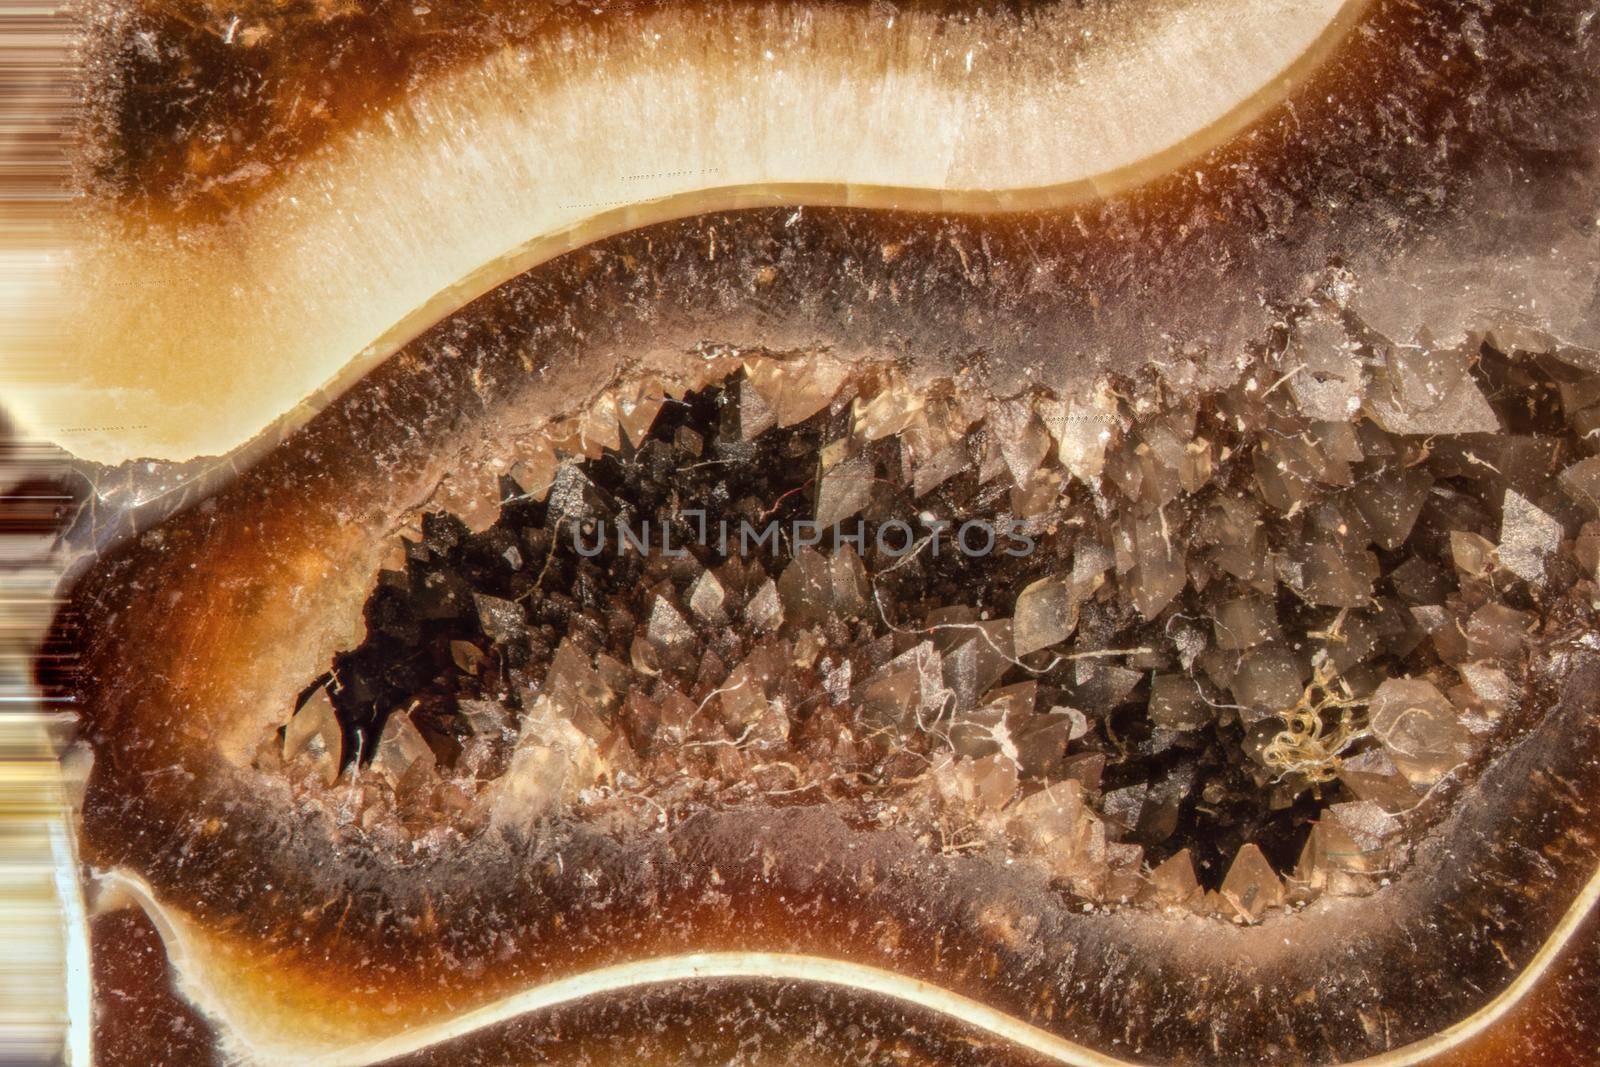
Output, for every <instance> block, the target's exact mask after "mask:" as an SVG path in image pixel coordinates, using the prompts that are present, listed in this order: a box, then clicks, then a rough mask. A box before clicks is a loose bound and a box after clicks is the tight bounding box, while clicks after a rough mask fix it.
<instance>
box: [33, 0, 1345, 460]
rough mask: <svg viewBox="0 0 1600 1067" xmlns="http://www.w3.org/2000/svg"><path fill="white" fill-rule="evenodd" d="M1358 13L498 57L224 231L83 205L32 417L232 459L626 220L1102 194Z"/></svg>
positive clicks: (585, 34) (1255, 11)
mask: <svg viewBox="0 0 1600 1067" xmlns="http://www.w3.org/2000/svg"><path fill="white" fill-rule="evenodd" d="M1363 7H1364V4H1363V3H1362V2H1361V0H1317V2H1314V3H1295V2H1290V0H1233V2H1229V3H1200V2H1187V3H1172V4H1165V5H1153V6H1150V7H1145V8H1143V10H1141V11H1140V12H1139V13H1138V15H1136V16H1134V15H1128V16H1123V17H1122V18H1121V19H1120V20H1118V21H1114V22H1108V23H1107V25H1106V26H1105V27H1103V29H1102V32H1096V33H1094V34H1093V35H1089V34H1086V33H1085V31H1083V30H1082V29H1081V27H1077V26H1076V24H1072V26H1073V27H1074V32H1073V33H1072V34H1071V35H1070V36H1069V35H1068V34H1067V30H1068V28H1069V24H1068V23H1066V22H1062V21H1052V20H1051V19H1049V18H1044V19H1041V20H1038V21H1036V22H1031V23H1029V24H1028V25H1027V26H1026V28H1025V29H1018V28H1017V27H1016V26H1015V25H1014V24H1008V27H1001V28H1000V29H998V30H997V29H996V27H993V26H988V25H985V24H983V23H984V20H981V19H979V20H975V21H974V22H972V23H971V24H968V25H964V26H963V25H951V24H947V23H943V22H940V21H938V20H935V19H933V18H931V17H929V16H909V15H896V16H888V17H884V16H872V15H870V14H867V13H864V12H851V11H846V10H840V9H825V10H821V11H814V12H807V11H798V10H793V9H790V10H786V11H781V12H775V11H771V10H768V11H760V12H753V13H751V12H747V13H743V14H740V15H738V16H737V17H734V16H730V17H728V18H725V19H715V18H710V17H707V16H705V14H704V13H701V14H700V15H699V16H697V17H691V16H690V15H688V14H685V13H680V12H676V11H668V12H662V13H658V14H654V15H650V16H646V17H639V18H633V19H627V20H624V21H622V22H619V23H616V24H612V25H608V26H606V27H604V28H603V29H596V30H594V31H592V33H591V31H582V35H576V34H575V35H564V36H561V37H559V38H556V39H552V40H546V41H542V42H539V43H537V44H536V45H533V46H530V47H527V48H521V49H517V50H513V51H506V52H502V53H500V54H497V55H495V56H493V57H491V58H490V59H488V60H487V61H485V62H483V63H480V64H477V65H475V66H473V67H471V68H469V69H466V70H461V71H458V72H456V73H454V74H451V75H449V76H447V77H443V78H441V79H439V80H437V81H435V82H434V83H433V84H431V85H429V86H427V87H425V88H423V89H421V90H418V91H416V92H414V93H412V94H410V95H409V96H408V97H407V98H406V99H405V100H404V101H403V102H402V103H401V104H399V105H398V106H396V107H395V108H394V109H393V110H391V111H390V112H388V113H387V114H385V115H383V116H382V117H381V118H379V119H377V120H375V121H372V122H370V123H368V124H366V125H364V126H360V127H357V128H354V129H352V130H351V131H350V132H349V133H347V134H346V135H344V136H343V137H341V138H339V139H337V140H335V141H334V142H332V143H330V144H329V145H327V146H326V147H325V148H324V149H323V150H321V151H319V152H318V153H316V154H315V156H314V157H313V158H310V159H308V160H306V162H305V163H304V165H303V166H301V167H298V168H296V169H295V170H293V171H292V172H290V173H288V174H287V175H285V176H284V177H283V179H282V180H281V181H279V182H278V183H277V184H276V185H275V186H274V187H273V188H272V189H271V190H270V191H269V192H268V193H266V194H265V195H263V196H262V197H261V198H260V199H259V200H258V201H256V202H255V203H253V204H251V205H250V206H249V207H248V208H244V209H242V210H241V211H240V212H239V214H238V215H237V216H236V217H235V218H233V219H232V220H231V221H229V222H228V223H226V224H224V225H221V226H216V227H195V228H191V229H179V230H178V231H176V232H174V231H170V230H165V229H162V228H160V227H149V228H141V227H136V226H132V225H126V224H124V223H123V222H122V220H119V219H118V218H117V217H116V216H115V213H114V212H111V211H107V212H106V213H105V216H104V217H98V216H97V215H96V213H94V212H92V211H91V212H87V213H86V214H85V215H84V216H83V217H81V218H80V219H79V220H78V225H77V232H76V235H75V237H74V240H73V247H72V256H71V262H70V264H69V265H68V267H67V277H66V288H67V291H68V293H69V295H70V297H71V299H72V308H73V310H72V312H71V323H70V326H71V329H70V331H69V333H70V336H69V338H68V341H67V345H68V347H67V349H66V351H67V352H68V353H70V356H69V357H68V359H67V365H68V366H69V367H70V373H69V374H68V375H66V376H65V379H66V380H65V381H63V382H62V383H60V385H59V386H58V387H46V386H41V387H38V388H33V389H30V390H29V391H28V392H27V394H26V396H24V397H23V398H22V400H21V405H20V406H21V407H22V409H23V411H24V412H25V414H26V416H27V417H28V418H29V419H30V420H31V421H32V422H33V423H34V424H35V425H36V426H38V427H39V428H40V429H42V430H43V431H45V432H48V433H51V434H53V435H54V436H56V437H57V438H58V439H60V440H63V441H65V442H67V443H68V444H70V446H71V447H72V449H73V450H74V451H75V452H77V453H79V454H80V455H83V456H85V457H88V458H93V459H98V460H103V461H108V462H114V461H117V460H122V459H127V458H133V457H140V456H155V457H161V458H171V459H183V458H188V457H191V456H194V455H198V454H220V453H224V452H226V451H228V450H230V449H232V448H233V447H235V446H236V445H239V444H240V443H242V442H244V441H245V440H248V439H249V438H250V437H251V436H253V435H254V434H256V433H257V432H259V431H260V430H262V429H263V428H264V427H265V426H267V425H269V424H270V423H272V421H273V420H274V419H277V418H278V417H280V416H282V415H284V413H285V412H288V411H290V409H291V408H293V407H294V406H295V405H296V404H299V403H301V402H302V401H304V400H306V399H307V398H308V397H309V396H311V395H312V394H313V393H314V391H316V390H318V389H319V388H321V389H322V390H323V393H322V394H321V395H320V396H318V397H316V398H315V399H313V400H312V402H311V407H312V408H315V407H317V406H320V404H322V403H324V402H325V399H326V397H327V396H330V395H335V394H337V393H338V392H339V391H341V390H342V389H343V388H344V387H345V386H347V385H348V384H349V382H350V381H352V380H354V379H355V378H356V377H359V375H360V374H361V373H363V372H364V371H365V370H367V369H369V368H370V367H371V366H372V365H373V364H374V363H375V362H377V361H379V360H382V359H383V358H385V357H386V356H388V355H389V354H390V353H392V352H393V351H394V350H395V349H396V348H397V347H398V346H399V345H401V344H403V343H404V342H405V341H406V340H408V339H409V338H410V337H412V336H414V335H415V334H416V333H417V332H418V331H419V330H420V329H422V328H423V327H425V326H427V325H429V324H431V323H432V322H434V321H437V319H438V318H440V317H442V316H443V315H445V314H447V313H448V312H450V311H452V310H454V309H455V308H458V307H460V306H461V305H462V304H464V303H465V302H467V301H469V300H471V299H472V298H473V297H475V296H477V295H479V294H481V293H482V292H484V291H485V290H487V289H488V288H490V287H492V286H493V285H495V284H496V283H498V282H500V281H502V280H504V279H505V278H507V277H510V276H513V275H515V274H517V273H519V272H521V271H523V270H526V269H527V268H529V267H530V266H533V265H535V264H537V263H539V262H542V261H544V260H547V259H550V258H552V257H553V256H555V255H558V254H560V253H562V252H565V251H568V250H570V249H572V248H574V247H578V246H581V245H583V244H586V243H588V242H591V241H593V240H595V239H597V238H598V237H601V236H604V235H606V234H610V233H615V232H618V231H621V230H625V229H629V228H633V227H636V226H640V225H644V224H646V223H649V222H654V221H659V220H662V219H665V218H674V217H681V216H685V215H688V214H692V213H696V212H702V211H709V210H719V209H727V208H735V207H742V206H749V205H753V204H772V203H775V202H776V203H795V204H817V205H858V206H871V207H881V208H916V209H930V210H931V209H946V210H951V209H955V210H963V211H969V210H970V211H993V210H1021V209H1037V208H1044V207H1058V206H1062V205H1068V204H1071V203H1074V202H1078V201H1082V200H1084V199H1088V198H1093V197H1098V196H1102V195H1105V194H1106V193H1108V192H1110V191H1115V190H1118V189H1124V188H1127V187H1129V186H1131V185H1135V184H1138V183H1140V182H1142V181H1145V180H1148V179H1149V178H1150V177H1151V176H1152V175H1155V174H1159V173H1162V172H1165V171H1168V170H1170V169H1172V168H1173V167H1176V166H1178V165H1179V164H1181V163H1182V162H1183V161H1185V160H1187V159H1190V158H1193V157H1194V156H1195V155H1196V154H1197V153H1200V152H1203V151H1204V150H1206V149H1207V148H1210V147H1213V146H1215V145H1216V144H1218V143H1220V142H1222V141H1224V140H1226V139H1227V138H1228V137H1230V136H1232V135H1234V134H1235V133H1237V132H1238V131H1239V130H1240V129H1242V128H1244V127H1245V126H1246V125H1247V124H1248V123H1249V122H1250V121H1251V120H1252V119H1253V118H1255V117H1256V116H1257V115H1259V114H1260V113H1261V112H1262V111H1263V110H1264V109H1266V108H1268V107H1270V106H1271V105H1272V104H1274V103H1276V102H1278V101H1280V100H1281V99H1282V98H1283V96H1284V95H1285V94H1286V93H1287V92H1288V91H1289V90H1290V89H1291V88H1292V87H1293V86H1294V85H1295V84H1297V82H1298V80H1299V79H1300V78H1301V77H1302V76H1303V75H1304V74H1305V73H1306V72H1307V71H1309V70H1310V69H1312V68H1314V67H1315V66H1316V64H1317V63H1319V62H1320V61H1321V60H1322V59H1324V58H1326V57H1327V56H1328V55H1329V54H1330V53H1331V52H1332V51H1333V49H1334V47H1335V46H1336V45H1337V43H1338V42H1339V41H1340V40H1341V39H1342V38H1343V36H1344V34H1345V33H1346V32H1347V31H1348V29H1349V28H1350V27H1351V26H1352V25H1353V24H1354V22H1355V21H1356V19H1357V17H1358V15H1359V13H1360V11H1361V9H1362V8H1363ZM305 410H306V409H302V411H301V412H300V413H297V414H291V415H290V416H289V418H290V419H291V421H293V420H296V419H302V418H303V417H304V414H305Z"/></svg>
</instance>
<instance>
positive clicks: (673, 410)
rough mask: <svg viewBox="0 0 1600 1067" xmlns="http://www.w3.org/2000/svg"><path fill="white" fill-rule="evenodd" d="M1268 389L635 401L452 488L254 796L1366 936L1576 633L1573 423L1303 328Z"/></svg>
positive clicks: (1529, 394)
mask: <svg viewBox="0 0 1600 1067" xmlns="http://www.w3.org/2000/svg"><path fill="white" fill-rule="evenodd" d="M1281 348H1282V350H1281V351H1276V352H1271V353H1267V354H1264V355H1262V356H1261V357H1259V358H1258V359H1257V360H1255V361H1254V362H1251V363H1249V364H1248V365H1246V366H1244V367H1243V369H1242V370H1241V372H1240V375H1239V378H1238V380H1237V381H1235V382H1233V383H1231V384H1230V385H1228V386H1227V387H1225V388H1217V389H1215V390H1212V391H1209V392H1206V391H1203V390H1199V389H1193V390H1179V391H1176V392H1177V394H1178V398H1176V399H1174V397H1173V393H1172V392H1168V391H1166V390H1163V389H1162V387H1161V384H1162V383H1161V380H1160V379H1157V378H1154V377H1152V378H1151V379H1149V380H1139V381H1128V380H1102V381H1097V382H1089V383H1085V384H1083V385H1082V386H1081V387H1078V388H1077V389H1076V390H1075V391H1072V392H1070V393H1068V394H1067V395H1057V394H1054V393H1050V392H1047V391H1044V390H1038V391H1035V392H1034V393H1031V394H1029V395H1025V396H1022V397H1018V398H1015V399H1011V400H1004V401H994V400H989V399H986V398H983V397H981V396H978V395H975V394H974V392H972V391H970V390H968V389H966V388H965V387H964V379H962V378H957V379H954V380H937V381H922V382H917V383H908V382H906V381H904V380H902V379H901V378H900V377H899V375H898V374H897V373H896V372H895V371H894V370H893V369H892V368H888V367H882V366H873V367H858V368H849V367H847V366H845V365H844V364H842V363H839V362H837V361H835V360H833V359H831V358H829V357H827V356H822V355H801V356H796V357H792V358H789V359H777V358H772V357H769V356H748V357H741V356H739V355H738V354H731V353H726V352H719V353H715V354H713V356H712V357H711V358H708V360H707V367H706V378H705V379H704V380H702V381H700V382H693V383H686V384H680V385H678V386H674V387H670V388H669V387H668V385H665V384H663V383H661V382H659V381H655V380H646V381H642V382H635V383H634V384H632V385H630V386H628V387H626V388H624V389H622V390H621V391H619V392H615V393H611V394H607V395H606V396H603V397H601V398H599V399H598V400H597V401H596V402H595V403H594V404H593V405H592V406H591V407H590V409H589V410H588V411H586V412H585V413H583V414H582V415H581V416H578V417H576V418H572V419H568V420H565V421H562V422H558V423H554V424H551V425H548V426H546V427H544V428H543V429H542V430H541V432H540V433H539V434H538V435H537V436H536V437H534V438H530V439H528V440H525V441H519V442H514V443H512V444H511V445H510V446H509V448H508V454H507V455H505V456H502V457H498V458H497V459H496V460H495V461H494V462H493V463H492V464H488V465H486V466H484V467H480V468H475V469H474V470H473V471H471V472H470V473H469V474H468V475H467V476H466V477H463V478H461V479H460V480H459V483H458V484H452V485H451V486H447V487H446V489H445V491H444V494H443V497H442V500H443V503H444V510H438V511H430V512H428V513H427V514H424V515H422V516H421V518H420V521H419V523H418V525H417V527H416V528H415V529H414V530H413V531H412V532H411V534H410V535H409V536H408V537H406V538H404V539H403V540H402V542H401V543H400V545H398V546H397V548H396V555H395V557H394V559H393V561H392V562H393V563H394V566H393V568H392V569H387V570H385V571H383V572H382V573H381V574H380V576H379V580H378V583H377V588H376V590H375V591H374V593H373V594H372V597H371V599H370V601H369V603H368V605H367V622H368V628H369V632H368V637H367V639H366V641H365V642H364V643H363V644H362V645H361V646H360V647H358V648H356V649H352V650H350V651H348V652H345V653H341V654H340V655H339V656H338V657H336V658H335V661H334V663H333V664H332V669H331V670H330V672H329V673H328V675H326V676H325V677H324V678H322V679H318V680H317V682H316V683H315V684H314V685H313V686H311V687H310V688H309V689H308V690H307V692H306V694H305V695H304V696H303V698H302V700H301V703H300V706H299V708H298V710H297V711H296V712H295V713H294V714H293V715H292V717H290V718H288V720H287V724H286V726H285V727H284V728H283V729H282V730H280V731H279V736H277V737H274V738H273V739H271V740H270V741H269V742H268V743H267V744H266V745H264V746H263V750H262V755H261V757H260V759H261V761H262V763H263V764H264V765H265V764H272V765H275V766H276V765H280V764H281V765H283V766H286V767H287V768H288V770H289V772H290V774H291V777H292V778H294V780H295V781H297V782H299V783H300V786H299V787H300V788H302V789H304V790H306V791H308V795H311V794H315V793H316V792H317V791H318V790H319V789H327V788H328V787H329V786H330V785H331V786H333V787H334V792H335V793H336V794H337V793H338V792H339V791H340V790H344V791H345V793H346V795H349V796H354V797H355V798H356V799H355V800H354V801H353V802H351V803H348V804H346V807H345V808H343V809H341V810H347V811H349V815H348V819H349V821H351V822H352V823H357V824H359V828H360V832H370V833H386V834H400V835H403V834H405V833H415V832H423V831H424V830H425V829H426V828H428V827H431V826H436V825H437V824H439V823H440V822H441V820H443V821H444V822H445V823H446V824H447V825H448V826H449V827H450V830H451V832H468V833H470V832H473V831H475V830H477V829H479V828H482V827H484V826H488V825H498V826H530V825H533V824H536V823H537V822H538V821H539V820H542V819H545V818H549V817H559V816H562V815H564V814H572V813H575V812H582V813H583V817H585V818H590V819H602V818H614V819H615V820H617V821H616V822H615V825H617V826H618V827H619V828H620V827H623V826H624V825H630V823H629V820H630V819H632V820H633V821H632V823H631V825H637V824H638V821H639V820H640V819H643V820H644V822H645V824H646V825H648V826H650V827H653V828H659V827H661V826H665V825H668V824H670V823H672V822H673V821H675V820H677V819H678V818H680V817H682V816H683V815H685V814H687V813H689V812H690V811H692V810H693V809H694V808H695V807H697V806H705V805H731V804H739V803H757V802H763V801H766V800H771V799H772V798H775V797H783V798H785V801H786V802H803V801H821V800H828V801H831V802H837V803H844V804H847V805H850V806H851V810H852V811H854V812H855V817H857V818H859V819H861V820H863V821H866V822H872V823H876V824H880V825H900V826H904V827H905V828H906V829H907V830H908V831H909V832H912V833H915V834H917V835H918V836H919V837H921V838H922V839H923V840H924V841H925V842H926V843H927V844H928V846H929V847H931V848H936V849H941V850H965V849H981V850H1002V851H1007V852H1010V853H1013V854H1015V855H1016V856H1018V857H1025V858H1026V859H1027V860H1028V861H1029V862H1032V863H1035V864H1037V865H1038V867H1039V868H1040V869H1041V870H1042V871H1044V872H1046V873H1047V874H1048V876H1049V877H1050V878H1051V879H1052V881H1053V882H1054V883H1055V884H1057V885H1058V886H1060V887H1061V888H1062V889H1063V890H1065V891H1067V892H1070V893H1072V894H1074V895H1077V896H1080V897H1082V898H1084V899H1085V900H1087V901H1093V902H1103V903H1115V902H1140V903H1144V904H1147V905H1150V906H1157V907H1178V908H1184V909H1190V910H1194V911H1197V912H1200V913H1202V914H1206V915H1214V916H1218V917H1221V918H1225V919H1228V920H1232V921H1239V922H1255V921H1259V920H1261V919H1262V918H1263V917H1264V916H1265V915H1266V914H1267V913H1268V912H1270V911H1271V910H1272V909H1274V908H1278V907H1283V906H1289V905H1294V904H1297V903H1302V902H1305V901H1308V900H1310V899H1312V898H1314V897H1316V896H1317V895H1319V894H1324V893H1344V894H1351V893H1365V892H1371V891H1373V890H1374V889H1376V888H1378V887H1379V886H1381V884H1382V883H1383V880H1384V878H1385V877H1386V876H1388V875H1389V874H1391V873H1392V872H1393V871H1395V870H1396V869H1397V868H1398V867H1399V866H1400V865H1402V864H1404V863H1405V861H1406V859H1407V856H1408V853H1409V850H1410V847H1411V845H1412V844H1413V843H1414V841H1415V839H1416V835H1417V834H1418V833H1420V832H1422V830H1423V829H1425V827H1426V825H1427V824H1428V823H1429V821H1430V820H1432V819H1435V818H1437V817H1438V815H1439V813H1440V810H1441V804H1442V798H1444V797H1447V796H1448V795H1449V794H1450V793H1451V791H1452V788H1453V786H1454V785H1455V784H1458V783H1459V782H1461V781H1463V780H1465V778H1466V777H1468V776H1470V775H1471V774H1472V773H1473V770H1474V768H1475V767H1476V766H1477V765H1478V764H1480V763H1481V761H1482V760H1483V759H1484V758H1485V757H1486V755H1487V754H1488V753H1489V752H1490V749H1491V746H1492V744H1493V742H1494V741H1495V739H1496V737H1497V736H1500V735H1501V734H1502V732H1503V731H1504V730H1506V729H1507V728H1508V725H1509V724H1510V723H1512V722H1513V721H1514V720H1515V717H1516V716H1517V715H1518V714H1519V713H1520V712H1521V711H1522V708H1521V701H1520V700H1519V697H1520V695H1521V691H1522V687H1523V678H1524V675H1525V672H1526V665H1527V660H1528V657H1529V656H1530V655H1531V654H1533V653H1534V651H1535V646H1536V643H1537V638H1538V635H1539V634H1540V632H1541V628H1547V627H1549V626H1551V625H1553V623H1552V621H1551V620H1552V619H1553V618H1555V617H1557V616H1558V615H1560V613H1561V611H1566V610H1580V611H1587V610H1589V609H1590V606H1591V605H1590V604H1589V602H1588V597H1589V596H1590V595H1591V594H1592V592H1593V584H1592V583H1593V580H1594V578H1595V566H1596V563H1597V557H1600V524H1595V523H1592V522H1590V521H1589V520H1592V519H1593V518H1594V516H1595V514H1596V502H1597V499H1600V474H1596V473H1595V471H1596V469H1600V468H1595V463H1596V462H1597V461H1596V460H1595V459H1591V458H1588V455H1587V447H1588V446H1587V445H1586V444H1585V443H1584V442H1585V440H1586V438H1585V437H1584V434H1586V433H1587V432H1588V431H1589V430H1590V429H1592V428H1594V426H1596V425H1600V416H1597V415H1596V414H1595V413H1596V412H1600V387H1596V385H1595V384H1594V381H1593V379H1592V378H1591V377H1590V376H1588V375H1586V374H1583V373H1581V372H1578V371H1576V370H1574V369H1573V368H1571V367H1569V366H1567V365H1565V364H1562V363H1560V362H1558V361H1556V360H1553V359H1551V358H1549V357H1541V358H1534V357H1529V356H1520V355H1518V356H1513V355H1507V354H1504V353H1501V352H1499V351H1496V350H1494V349H1492V348H1490V347H1488V346H1480V347H1478V348H1475V349H1472V350H1470V351H1467V350H1447V351H1439V350H1434V349H1431V348H1428V347H1426V346H1423V347H1402V346H1393V345H1388V344H1387V343H1386V342H1381V340H1376V339H1372V338H1362V337H1356V336H1350V335H1347V334H1346V332H1345V330H1344V328H1343V326H1342V325H1341V323H1340V320H1339V319H1338V318H1337V316H1336V315H1334V314H1333V313H1331V312H1330V311H1327V310H1325V309H1321V308H1316V307H1312V308H1309V309H1307V310H1306V311H1305V313H1304V314H1303V315H1302V316H1300V317H1299V318H1298V319H1297V320H1296V321H1294V322H1291V323H1289V324H1287V326H1286V333H1285V341H1284V344H1283V345H1282V346H1281ZM490 483H492V484H490ZM975 520H976V521H975ZM744 529H750V530H755V531H765V530H773V531H776V532H775V533H772V534H771V536H770V537H768V538H765V539H760V540H757V541H755V542H754V546H753V547H752V546H751V545H750V543H748V542H747V541H744V540H741V534H740V531H742V530H744ZM974 530H976V531H977V532H976V533H973V531H974ZM730 531H732V533H730ZM1574 604H1575V605H1576V607H1575V608H1574V607H1572V605H1574ZM1562 605H1566V606H1565V607H1562ZM341 775H342V776H343V778H342V779H341ZM341 782H342V784H341ZM619 832H622V831H621V830H620V829H619Z"/></svg>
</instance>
